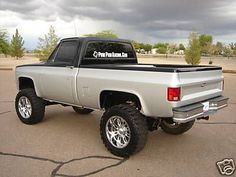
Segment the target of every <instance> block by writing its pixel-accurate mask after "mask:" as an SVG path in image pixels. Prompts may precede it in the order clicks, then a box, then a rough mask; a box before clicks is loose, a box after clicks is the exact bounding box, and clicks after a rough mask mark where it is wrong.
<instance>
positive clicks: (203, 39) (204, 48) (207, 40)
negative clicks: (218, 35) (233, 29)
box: [199, 34, 213, 54]
mask: <svg viewBox="0 0 236 177" xmlns="http://www.w3.org/2000/svg"><path fill="white" fill-rule="evenodd" d="M199 42H200V46H201V54H209V50H208V49H209V46H210V45H212V42H213V37H212V36H211V35H206V34H201V35H200V36H199Z"/></svg>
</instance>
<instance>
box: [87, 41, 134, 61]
mask: <svg viewBox="0 0 236 177" xmlns="http://www.w3.org/2000/svg"><path fill="white" fill-rule="evenodd" d="M84 58H85V59H106V58H107V59H127V58H128V59H129V58H135V56H134V52H133V48H132V46H131V44H129V43H117V42H90V43H89V44H88V46H87V49H86V52H85V56H84Z"/></svg>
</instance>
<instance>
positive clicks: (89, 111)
mask: <svg viewBox="0 0 236 177" xmlns="http://www.w3.org/2000/svg"><path fill="white" fill-rule="evenodd" d="M72 108H73V109H74V111H75V112H77V113H79V114H90V113H91V112H93V111H94V110H92V109H87V108H79V107H76V106H72Z"/></svg>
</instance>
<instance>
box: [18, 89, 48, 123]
mask: <svg viewBox="0 0 236 177" xmlns="http://www.w3.org/2000/svg"><path fill="white" fill-rule="evenodd" d="M15 109H16V113H17V115H18V117H19V119H20V120H21V121H22V122H23V123H25V124H30V125H31V124H36V123H39V122H41V121H42V120H43V117H44V112H45V104H44V101H43V100H42V99H41V98H39V97H38V96H37V95H36V93H35V91H34V89H31V88H27V89H22V90H21V91H19V93H18V94H17V96H16V99H15Z"/></svg>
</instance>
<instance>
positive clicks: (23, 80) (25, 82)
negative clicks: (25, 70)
mask: <svg viewBox="0 0 236 177" xmlns="http://www.w3.org/2000/svg"><path fill="white" fill-rule="evenodd" d="M25 88H32V89H34V82H33V80H32V79H30V78H27V77H20V78H19V89H20V90H22V89H25Z"/></svg>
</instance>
